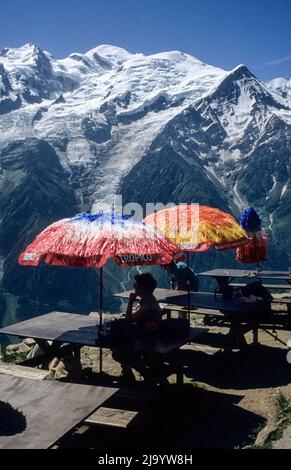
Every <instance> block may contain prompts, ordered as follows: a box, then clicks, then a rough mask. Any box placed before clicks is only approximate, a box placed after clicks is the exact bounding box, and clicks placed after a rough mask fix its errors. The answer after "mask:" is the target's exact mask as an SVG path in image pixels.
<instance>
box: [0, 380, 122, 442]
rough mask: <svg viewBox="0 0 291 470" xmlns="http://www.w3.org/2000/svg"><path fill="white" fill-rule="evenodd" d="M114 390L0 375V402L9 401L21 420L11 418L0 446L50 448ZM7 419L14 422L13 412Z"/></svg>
mask: <svg viewBox="0 0 291 470" xmlns="http://www.w3.org/2000/svg"><path fill="white" fill-rule="evenodd" d="M117 391H118V389H117V388H109V387H99V386H90V385H77V384H65V383H60V382H55V381H54V382H52V381H48V380H33V379H27V378H19V377H13V376H10V375H2V374H1V375H0V401H2V402H7V403H9V405H11V406H12V407H13V409H14V412H16V414H17V412H21V413H22V416H24V419H22V420H21V421H20V422H17V420H15V430H13V429H12V432H14V433H13V434H12V435H1V434H0V448H1V449H47V448H50V447H52V446H53V445H54V444H55V443H56V442H57V441H58V440H60V438H61V437H63V436H64V435H65V434H67V433H68V432H70V431H71V430H72V429H73V428H74V427H75V426H77V425H78V424H80V423H81V422H83V421H84V420H85V419H86V418H87V417H88V416H90V415H91V414H92V413H93V412H94V411H95V410H96V409H98V408H99V407H100V406H101V405H102V404H103V403H104V402H105V401H106V400H108V399H109V398H110V397H111V396H112V395H114V394H115V393H116V392H117ZM11 421H12V422H14V421H13V415H11ZM0 422H1V403H0ZM10 427H11V426H10ZM2 429H3V426H2Z"/></svg>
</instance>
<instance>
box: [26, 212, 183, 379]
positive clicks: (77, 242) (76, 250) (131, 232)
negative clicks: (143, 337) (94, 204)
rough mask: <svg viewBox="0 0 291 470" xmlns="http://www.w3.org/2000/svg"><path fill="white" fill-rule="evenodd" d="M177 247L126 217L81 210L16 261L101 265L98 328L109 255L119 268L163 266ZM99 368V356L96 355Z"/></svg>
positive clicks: (44, 233)
mask: <svg viewBox="0 0 291 470" xmlns="http://www.w3.org/2000/svg"><path fill="white" fill-rule="evenodd" d="M179 251H180V250H179V249H178V248H177V246H176V245H174V244H173V243H172V242H171V241H170V240H169V239H167V238H165V237H164V235H162V233H161V232H159V231H158V230H156V229H154V228H153V227H151V226H150V225H146V224H145V223H141V222H136V221H134V220H133V219H132V218H129V217H126V216H124V217H117V216H116V215H115V214H114V213H112V214H106V213H103V212H100V213H98V214H87V213H81V214H78V215H76V216H75V217H72V218H67V219H62V220H60V221H58V222H55V223H53V224H52V225H50V226H49V227H47V228H46V229H44V230H43V231H42V232H41V233H40V234H39V235H38V236H37V237H36V238H35V240H33V242H32V243H31V244H30V245H28V246H27V248H26V249H25V250H24V251H23V252H22V253H21V254H20V256H19V258H18V262H19V264H21V265H23V266H38V264H39V263H40V261H41V260H43V261H44V262H45V263H47V264H50V265H54V266H78V267H84V268H101V272H100V286H99V287H100V324H99V326H100V330H101V328H102V310H103V273H102V267H103V266H104V264H105V263H106V261H107V260H108V259H109V258H113V259H114V261H115V262H116V264H118V265H119V266H122V267H130V266H138V265H163V264H168V263H170V262H171V261H172V260H173V257H174V256H175V255H176V254H177V253H178V252H179ZM100 370H102V359H101V354H100Z"/></svg>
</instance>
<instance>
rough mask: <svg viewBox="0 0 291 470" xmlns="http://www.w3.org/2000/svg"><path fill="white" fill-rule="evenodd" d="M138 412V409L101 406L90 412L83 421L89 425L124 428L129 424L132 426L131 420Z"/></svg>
mask: <svg viewBox="0 0 291 470" xmlns="http://www.w3.org/2000/svg"><path fill="white" fill-rule="evenodd" d="M138 414H139V412H138V411H131V410H120V409H118V408H107V407H104V406H102V407H100V408H98V410H96V411H95V412H94V413H93V414H91V415H90V416H89V417H88V418H87V419H86V420H85V422H84V423H85V424H87V425H90V426H92V425H94V426H110V427H114V428H122V429H126V428H128V427H129V426H132V424H133V421H134V419H135V418H136V417H137V415H138Z"/></svg>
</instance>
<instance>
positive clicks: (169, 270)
mask: <svg viewBox="0 0 291 470" xmlns="http://www.w3.org/2000/svg"><path fill="white" fill-rule="evenodd" d="M175 266H176V263H175V261H171V262H170V263H169V264H164V265H163V267H164V268H165V270H166V271H168V272H171V271H172V270H173V269H174V268H175Z"/></svg>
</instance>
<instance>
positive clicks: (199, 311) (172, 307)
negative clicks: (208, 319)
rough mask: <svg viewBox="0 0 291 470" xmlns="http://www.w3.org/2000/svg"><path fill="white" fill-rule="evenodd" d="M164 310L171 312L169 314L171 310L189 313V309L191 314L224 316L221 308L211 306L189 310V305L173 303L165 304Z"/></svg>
mask: <svg viewBox="0 0 291 470" xmlns="http://www.w3.org/2000/svg"><path fill="white" fill-rule="evenodd" d="M164 311H165V313H167V314H168V313H169V315H170V314H171V312H177V313H188V311H189V312H190V315H191V314H193V315H194V314H195V315H216V316H217V317H224V314H223V313H222V312H220V311H219V310H211V309H209V308H190V310H189V309H188V307H181V306H180V305H171V304H167V305H165V306H164Z"/></svg>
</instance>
